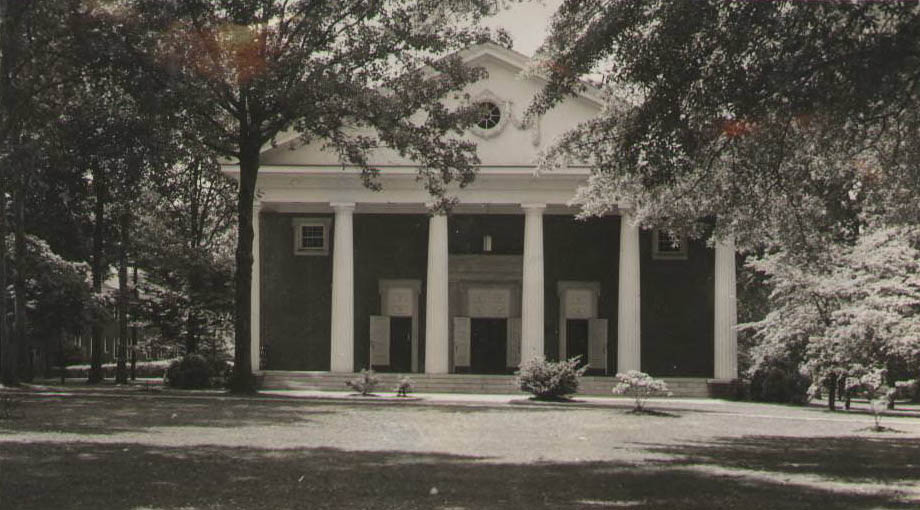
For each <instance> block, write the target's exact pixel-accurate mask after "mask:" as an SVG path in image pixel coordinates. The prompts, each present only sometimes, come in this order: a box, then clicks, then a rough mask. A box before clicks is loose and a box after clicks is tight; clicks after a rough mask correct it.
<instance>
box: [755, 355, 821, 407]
mask: <svg viewBox="0 0 920 510" xmlns="http://www.w3.org/2000/svg"><path fill="white" fill-rule="evenodd" d="M810 387H811V380H810V379H809V378H808V377H806V376H804V375H802V373H801V372H799V370H798V368H797V367H795V366H792V367H789V366H788V365H783V364H780V363H775V364H771V365H762V366H761V367H760V368H758V369H757V370H756V371H755V372H754V373H753V374H752V376H751V386H750V388H751V390H750V395H751V399H753V400H756V401H760V402H779V403H784V404H800V405H801V404H805V403H807V402H808V400H809V393H808V390H809V388H810Z"/></svg>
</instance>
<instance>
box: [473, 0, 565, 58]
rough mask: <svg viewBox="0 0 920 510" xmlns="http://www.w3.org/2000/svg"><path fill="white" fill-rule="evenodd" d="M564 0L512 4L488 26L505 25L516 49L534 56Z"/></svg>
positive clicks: (540, 0)
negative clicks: (552, 17) (550, 21)
mask: <svg viewBox="0 0 920 510" xmlns="http://www.w3.org/2000/svg"><path fill="white" fill-rule="evenodd" d="M562 1H563V0H531V1H524V2H522V3H516V4H512V5H510V6H509V7H508V8H507V9H505V10H503V11H501V12H499V13H498V14H496V15H495V17H493V18H492V19H490V20H487V21H486V23H485V24H486V26H489V27H493V28H498V27H503V28H504V29H505V30H507V31H508V32H509V33H510V34H511V36H512V37H513V38H514V49H515V50H517V51H519V52H521V53H523V54H525V55H527V56H533V54H534V51H535V50H536V49H537V48H538V47H539V46H540V44H541V43H542V42H543V39H544V38H545V37H546V32H547V30H548V29H549V19H550V17H551V16H552V15H553V13H554V12H556V9H557V8H558V7H559V6H560V5H561V4H562Z"/></svg>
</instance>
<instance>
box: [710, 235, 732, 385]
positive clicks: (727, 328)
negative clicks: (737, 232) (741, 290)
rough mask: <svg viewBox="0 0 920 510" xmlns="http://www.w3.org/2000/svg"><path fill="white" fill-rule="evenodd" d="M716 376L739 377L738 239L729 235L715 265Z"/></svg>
mask: <svg viewBox="0 0 920 510" xmlns="http://www.w3.org/2000/svg"><path fill="white" fill-rule="evenodd" d="M714 322H715V323H714V326H715V327H714V329H713V333H714V334H713V336H714V338H713V341H714V343H715V349H714V350H715V374H714V375H715V378H716V379H720V380H732V379H737V378H738V331H737V330H736V329H735V325H736V324H737V322H738V303H737V301H736V288H735V242H734V240H733V239H731V238H729V239H725V240H723V241H720V242H719V243H717V244H716V268H715V321H714Z"/></svg>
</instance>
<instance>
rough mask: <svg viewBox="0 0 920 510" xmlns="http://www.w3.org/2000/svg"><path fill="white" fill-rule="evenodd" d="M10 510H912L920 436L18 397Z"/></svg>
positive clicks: (704, 414)
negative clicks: (594, 509)
mask: <svg viewBox="0 0 920 510" xmlns="http://www.w3.org/2000/svg"><path fill="white" fill-rule="evenodd" d="M18 395H19V396H17V397H16V398H17V399H18V400H19V405H18V407H17V409H16V413H15V416H14V418H12V419H5V420H2V421H0V508H3V509H4V510H12V509H18V508H22V509H83V508H87V509H89V508H92V509H106V510H113V509H180V508H181V509H250V508H252V509H256V508H258V509H287V508H304V509H313V508H375V509H377V508H410V509H415V508H418V509H421V508H434V509H437V508H440V509H445V510H446V509H453V510H458V509H483V508H554V509H555V508H641V509H645V508H648V509H651V508H655V509H669V510H673V509H718V508H726V509H728V508H732V509H734V508H740V509H744V510H752V509H760V508H763V509H767V508H769V509H791V508H820V509H896V508H897V509H902V508H903V509H907V508H911V509H916V508H920V419H917V418H904V417H901V418H896V417H886V418H885V420H884V422H883V424H884V425H887V426H888V427H891V428H893V429H896V430H898V431H899V432H892V433H882V434H879V433H873V432H869V431H867V430H865V428H866V427H868V426H869V425H871V423H872V419H871V417H869V416H866V415H848V414H844V413H842V412H839V413H829V412H827V411H823V410H821V409H816V408H810V409H809V408H795V407H786V406H771V405H759V404H747V403H744V404H742V403H727V402H719V401H708V402H701V401H693V402H690V401H688V402H686V403H684V402H681V401H676V400H675V401H669V402H667V403H660V404H658V406H657V409H659V410H661V411H663V412H662V413H660V414H659V415H654V416H649V415H632V414H629V413H628V412H627V409H628V408H627V407H626V401H620V402H621V405H619V406H618V407H593V408H584V407H577V408H568V409H567V408H564V407H560V406H537V405H534V406H529V405H507V404H488V405H486V404H478V405H470V404H466V405H461V404H456V403H453V404H449V405H447V404H441V405H437V404H435V403H432V402H428V403H421V404H418V403H416V404H373V403H357V402H356V403H335V402H322V401H314V400H295V399H284V398H265V397H262V398H248V399H236V398H228V397H223V396H220V395H215V394H192V395H190V394H183V395H177V394H147V393H143V392H138V393H133V394H130V395H124V394H119V395H91V394H85V393H81V392H77V393H75V394H71V395H51V394H43V395H38V394H35V393H32V392H20V393H19V394H18Z"/></svg>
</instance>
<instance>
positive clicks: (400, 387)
mask: <svg viewBox="0 0 920 510" xmlns="http://www.w3.org/2000/svg"><path fill="white" fill-rule="evenodd" d="M414 388H415V384H414V383H413V382H412V378H411V377H409V376H408V375H407V376H403V377H402V378H400V379H399V382H398V383H397V384H396V388H394V391H395V392H396V396H397V397H408V396H409V393H412V390H413V389H414Z"/></svg>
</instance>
